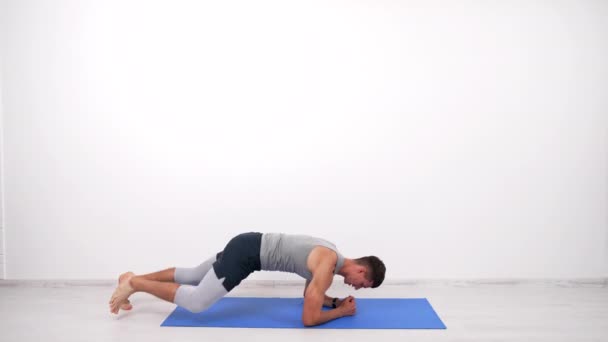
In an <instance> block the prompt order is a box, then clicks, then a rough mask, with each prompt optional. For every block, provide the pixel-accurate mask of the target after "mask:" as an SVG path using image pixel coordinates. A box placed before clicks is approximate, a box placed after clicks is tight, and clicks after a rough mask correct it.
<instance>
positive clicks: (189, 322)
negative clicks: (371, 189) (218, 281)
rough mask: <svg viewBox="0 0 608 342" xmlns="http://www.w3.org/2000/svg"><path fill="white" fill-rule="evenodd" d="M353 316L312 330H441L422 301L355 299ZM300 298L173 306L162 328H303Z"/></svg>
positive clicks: (225, 300) (235, 299) (236, 299)
mask: <svg viewBox="0 0 608 342" xmlns="http://www.w3.org/2000/svg"><path fill="white" fill-rule="evenodd" d="M356 300H357V314H356V315H354V316H347V317H342V318H339V319H336V320H333V321H330V322H327V323H325V324H322V325H318V326H316V327H314V328H320V329H445V328H446V327H445V325H444V324H443V322H442V321H441V319H440V318H439V316H438V315H437V314H436V313H435V310H433V307H432V306H431V304H430V303H429V302H428V300H426V298H381V299H379V298H357V299H356ZM303 304H304V300H303V298H301V297H300V298H252V297H225V298H222V299H220V300H219V301H218V302H217V303H215V304H214V305H213V306H211V307H210V308H209V309H207V310H206V311H203V312H201V313H197V314H195V313H191V312H190V311H188V310H186V309H184V308H182V307H179V306H178V307H177V308H176V309H175V310H174V311H173V312H172V313H171V314H170V315H169V317H167V319H165V321H164V322H163V323H162V324H161V326H163V327H222V328H304V325H303V324H302V306H303Z"/></svg>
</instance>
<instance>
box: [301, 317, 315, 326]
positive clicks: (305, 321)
mask: <svg viewBox="0 0 608 342" xmlns="http://www.w3.org/2000/svg"><path fill="white" fill-rule="evenodd" d="M302 323H303V324H304V326H305V327H314V326H315V325H317V324H316V323H315V321H314V320H312V319H307V318H303V319H302Z"/></svg>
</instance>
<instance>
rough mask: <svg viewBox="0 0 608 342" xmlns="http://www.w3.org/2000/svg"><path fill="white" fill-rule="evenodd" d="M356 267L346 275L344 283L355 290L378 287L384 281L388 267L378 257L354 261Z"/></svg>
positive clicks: (367, 257)
mask: <svg viewBox="0 0 608 342" xmlns="http://www.w3.org/2000/svg"><path fill="white" fill-rule="evenodd" d="M353 261H354V265H353V266H352V267H351V268H350V269H349V271H348V272H346V274H345V275H344V283H345V284H348V285H351V286H353V287H354V288H355V289H357V290H358V289H360V288H362V287H373V288H375V287H378V286H380V284H382V282H383V281H384V273H385V272H386V267H385V266H384V263H383V262H382V260H380V259H379V258H378V257H376V256H373V255H372V256H366V257H363V258H359V259H354V260H353Z"/></svg>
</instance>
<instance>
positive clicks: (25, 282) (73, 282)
mask: <svg viewBox="0 0 608 342" xmlns="http://www.w3.org/2000/svg"><path fill="white" fill-rule="evenodd" d="M303 284H304V281H303V280H247V279H246V280H244V281H243V282H242V283H241V285H239V286H242V287H289V286H303ZM114 285H116V280H115V279H113V280H109V279H97V280H96V279H15V280H11V279H6V280H0V287H16V286H23V287H78V286H104V287H105V286H114ZM340 286H345V285H343V284H342V283H334V284H333V285H332V287H340ZM382 286H402V287H403V286H413V287H478V286H548V287H595V288H597V287H608V278H571V279H524V278H522V279H519V278H518V279H515V278H488V279H387V280H385V282H384V284H382Z"/></svg>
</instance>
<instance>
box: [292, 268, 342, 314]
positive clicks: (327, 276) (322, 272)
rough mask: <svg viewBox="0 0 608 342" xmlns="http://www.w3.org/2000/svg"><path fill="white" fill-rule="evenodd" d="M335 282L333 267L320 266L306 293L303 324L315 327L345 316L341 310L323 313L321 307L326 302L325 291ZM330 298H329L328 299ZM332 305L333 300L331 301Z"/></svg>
mask: <svg viewBox="0 0 608 342" xmlns="http://www.w3.org/2000/svg"><path fill="white" fill-rule="evenodd" d="M332 280H333V266H332V265H331V263H330V264H329V265H328V266H325V265H318V267H316V269H315V272H314V273H313V278H312V280H311V282H310V284H308V286H307V287H306V290H305V293H304V309H303V310H302V322H303V323H304V325H305V326H313V325H318V324H322V323H325V322H327V321H331V320H334V319H336V318H339V317H342V316H344V314H343V312H342V309H341V308H336V309H333V310H327V311H323V310H322V309H321V307H322V306H323V304H324V301H325V298H326V296H325V291H327V289H328V288H329V286H330V285H331V282H332ZM327 298H329V297H327ZM330 305H331V300H330Z"/></svg>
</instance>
